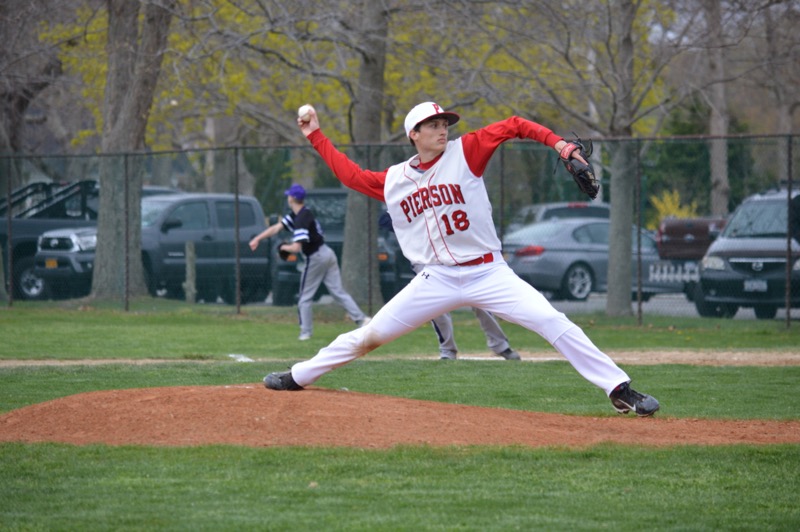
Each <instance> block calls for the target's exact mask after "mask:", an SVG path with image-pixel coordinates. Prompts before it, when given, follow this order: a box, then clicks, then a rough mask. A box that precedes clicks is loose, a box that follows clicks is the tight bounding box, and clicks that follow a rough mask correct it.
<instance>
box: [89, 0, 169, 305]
mask: <svg viewBox="0 0 800 532" xmlns="http://www.w3.org/2000/svg"><path fill="white" fill-rule="evenodd" d="M106 8H107V10H108V34H107V36H108V40H107V54H108V73H107V76H106V92H105V100H104V102H103V137H102V152H103V153H104V154H115V155H109V156H107V157H104V158H103V160H102V163H101V166H100V168H101V172H100V190H101V192H100V210H99V214H98V231H97V256H96V261H95V270H94V278H93V281H92V296H93V297H96V298H119V297H121V296H122V295H124V294H125V289H126V282H125V281H126V276H123V275H120V273H121V272H125V271H126V268H127V267H129V268H130V270H129V271H128V275H127V279H128V280H129V281H130V283H131V285H130V286H131V292H132V293H134V294H143V293H145V290H146V287H145V283H144V281H145V278H144V271H143V269H142V264H141V261H140V260H138V258H139V257H140V256H141V226H140V219H141V212H140V207H139V205H140V201H141V188H142V177H141V174H140V173H139V172H138V171H137V169H136V168H135V165H131V164H129V160H128V158H127V157H126V156H125V155H124V153H125V152H135V151H141V150H142V149H143V148H144V139H145V128H146V126H147V118H148V115H149V111H150V108H151V105H152V102H153V94H154V91H155V88H156V83H157V81H158V77H159V73H160V69H161V62H162V59H163V54H164V50H165V49H166V43H167V37H168V35H169V26H170V21H171V19H172V14H173V10H174V8H175V1H174V0H160V1H159V2H155V1H148V2H144V1H139V0H136V1H131V0H107V4H106ZM120 154H122V155H120ZM126 215H127V217H126ZM126 244H127V249H126V247H125V245H126ZM126 257H128V258H129V260H128V261H127V263H126V260H125V259H126Z"/></svg>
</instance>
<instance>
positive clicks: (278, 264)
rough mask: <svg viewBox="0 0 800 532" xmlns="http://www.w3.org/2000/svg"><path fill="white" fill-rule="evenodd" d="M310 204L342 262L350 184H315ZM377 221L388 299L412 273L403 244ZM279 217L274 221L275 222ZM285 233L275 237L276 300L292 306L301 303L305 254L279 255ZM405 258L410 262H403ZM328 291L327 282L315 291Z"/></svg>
mask: <svg viewBox="0 0 800 532" xmlns="http://www.w3.org/2000/svg"><path fill="white" fill-rule="evenodd" d="M305 204H306V206H307V207H308V208H309V209H311V211H312V212H313V213H314V217H315V218H316V219H317V221H318V222H319V223H320V225H321V226H322V230H323V234H322V236H323V237H324V238H325V243H326V244H327V245H328V246H329V247H330V248H331V249H333V251H334V252H335V253H336V257H337V258H338V259H339V264H340V265H341V261H342V247H343V244H344V222H345V217H346V216H347V189H346V188H315V189H309V190H308V191H307V193H306V198H305ZM378 214H379V213H376V221H375V226H374V228H373V231H374V233H375V235H376V238H377V246H378V253H377V257H376V260H377V261H378V270H379V272H380V279H381V295H382V296H383V299H384V301H388V300H389V299H391V298H392V296H394V295H395V294H396V293H397V292H398V291H399V290H400V289H401V288H402V287H403V286H405V283H407V282H408V280H409V279H410V277H409V278H406V277H408V276H406V275H404V272H405V271H406V270H409V271H410V267H408V266H407V262H408V261H406V260H405V257H403V255H402V253H400V251H399V248H397V246H395V245H393V244H392V242H393V240H392V237H393V236H394V235H393V234H387V232H386V231H383V230H381V229H380V228H379V226H378V222H377V215H378ZM276 221H277V217H275V218H274V219H273V220H272V222H271V223H275V222H276ZM281 237H286V238H287V239H288V237H287V234H286V233H285V232H284V233H283V234H282V235H278V237H277V238H274V239H273V240H274V242H273V245H272V246H271V247H272V257H271V262H272V268H273V269H272V279H273V283H272V284H273V291H272V304H273V305H279V306H291V305H294V304H295V303H297V297H298V291H299V289H300V272H302V271H303V269H304V267H305V265H304V263H303V255H302V254H300V255H291V256H290V257H289V260H287V261H283V260H281V259H280V258H278V252H277V249H278V246H280V244H281ZM403 261H405V263H406V265H404V264H403ZM325 293H327V290H326V288H325V285H324V284H322V285H320V287H319V290H318V291H317V294H316V295H315V297H316V298H319V297H321V296H322V295H323V294H325Z"/></svg>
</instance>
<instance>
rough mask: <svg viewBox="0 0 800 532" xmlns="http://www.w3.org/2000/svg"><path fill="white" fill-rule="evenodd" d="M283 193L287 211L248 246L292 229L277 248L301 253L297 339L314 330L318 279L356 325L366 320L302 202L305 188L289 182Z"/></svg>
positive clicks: (367, 318) (315, 222)
mask: <svg viewBox="0 0 800 532" xmlns="http://www.w3.org/2000/svg"><path fill="white" fill-rule="evenodd" d="M284 194H285V195H286V202H287V203H288V204H289V209H290V210H291V212H289V214H287V215H286V216H284V217H283V218H281V220H280V221H279V222H277V223H275V224H273V225H271V226H269V227H267V228H266V229H265V230H264V231H262V232H261V233H259V234H258V235H256V236H255V237H253V239H252V240H251V241H250V249H252V250H253V251H255V249H256V248H257V247H258V243H259V242H261V241H262V240H264V239H265V238H270V237H272V236H275V235H277V234H278V233H279V232H280V231H281V230H283V229H286V230H287V231H291V232H292V242H291V243H283V244H281V245H280V246H279V248H278V249H279V250H280V251H281V253H282V254H283V253H285V254H288V253H300V252H301V251H302V253H303V255H304V256H305V268H304V269H303V273H302V275H301V276H300V297H299V299H298V301H297V314H298V318H299V320H300V336H299V337H298V340H308V339H310V338H311V335H312V334H313V333H314V319H313V312H312V305H313V303H314V294H315V293H316V292H317V289H318V288H319V285H320V284H322V283H325V287H326V288H327V289H328V292H329V293H330V295H331V296H332V297H333V299H334V301H336V302H337V303H338V304H339V305H341V306H342V307H344V310H345V312H347V315H348V316H349V317H350V319H351V320H353V321H354V322H356V324H358V326H359V327H360V326H362V325H364V324H366V323H368V322H369V317H367V316H366V315H365V314H364V313H363V312H362V311H361V309H360V308H359V307H358V304H356V302H355V301H354V300H353V298H352V297H351V296H350V294H348V293H347V292H345V290H344V287H343V286H342V276H341V273H340V272H339V263H338V262H337V260H336V253H334V251H333V250H332V249H331V248H330V247H328V246H327V245H326V244H325V239H324V238H323V236H322V233H323V231H322V227H321V226H320V224H319V222H318V221H317V220H316V219H315V218H314V213H312V212H311V209H309V208H308V207H306V206H305V198H306V190H305V189H304V188H303V187H302V186H301V185H292V186H291V187H289V189H287V190H286V191H285V192H284Z"/></svg>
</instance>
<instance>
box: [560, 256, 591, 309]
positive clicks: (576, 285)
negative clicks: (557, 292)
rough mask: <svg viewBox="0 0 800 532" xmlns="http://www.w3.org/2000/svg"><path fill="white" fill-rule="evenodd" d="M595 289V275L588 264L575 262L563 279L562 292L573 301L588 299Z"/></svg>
mask: <svg viewBox="0 0 800 532" xmlns="http://www.w3.org/2000/svg"><path fill="white" fill-rule="evenodd" d="M592 290H594V275H593V274H592V270H591V269H590V268H589V266H587V265H586V264H583V263H581V262H579V263H576V264H573V265H572V266H570V267H569V268H568V269H567V272H566V273H565V274H564V277H563V279H562V280H561V294H562V295H563V296H564V297H565V298H567V299H570V300H572V301H586V299H587V298H588V297H589V294H591V293H592Z"/></svg>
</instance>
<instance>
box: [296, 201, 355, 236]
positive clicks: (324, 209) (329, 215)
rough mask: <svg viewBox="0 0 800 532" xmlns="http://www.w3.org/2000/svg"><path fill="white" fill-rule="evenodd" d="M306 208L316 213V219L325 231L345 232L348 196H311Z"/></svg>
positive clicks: (306, 202)
mask: <svg viewBox="0 0 800 532" xmlns="http://www.w3.org/2000/svg"><path fill="white" fill-rule="evenodd" d="M305 204H306V207H308V208H309V209H311V212H313V213H314V218H315V219H316V220H317V221H318V222H319V223H320V225H321V226H322V229H323V230H324V231H328V232H330V231H333V230H338V231H342V230H344V219H345V216H346V215H347V194H332V195H320V196H313V195H311V194H309V195H308V196H307V197H306V201H305Z"/></svg>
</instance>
